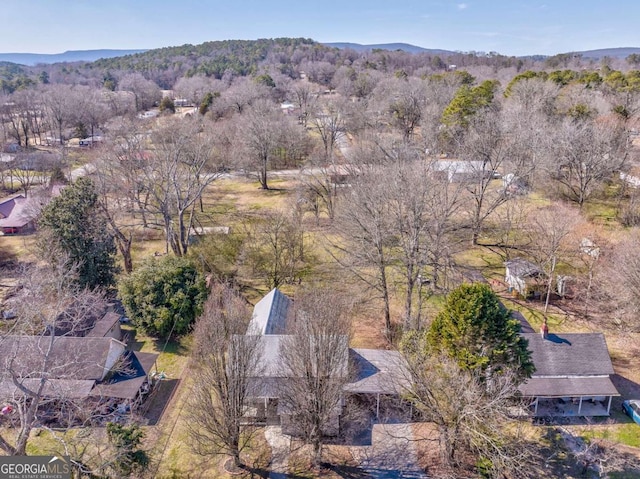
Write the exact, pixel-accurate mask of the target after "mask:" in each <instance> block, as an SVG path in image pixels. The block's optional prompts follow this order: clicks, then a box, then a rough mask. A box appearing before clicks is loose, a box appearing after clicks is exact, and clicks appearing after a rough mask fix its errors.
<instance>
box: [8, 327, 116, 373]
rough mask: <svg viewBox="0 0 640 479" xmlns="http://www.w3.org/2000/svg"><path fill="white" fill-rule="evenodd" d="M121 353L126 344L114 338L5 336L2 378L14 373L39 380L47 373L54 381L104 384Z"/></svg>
mask: <svg viewBox="0 0 640 479" xmlns="http://www.w3.org/2000/svg"><path fill="white" fill-rule="evenodd" d="M49 348H51V351H50V352H49V353H48V351H49ZM119 350H120V351H122V350H124V344H122V343H121V342H120V341H116V340H115V339H113V338H78V337H72V336H6V337H5V338H2V339H0V374H3V373H4V372H5V371H8V370H11V371H13V372H14V373H15V374H17V375H18V376H19V377H24V378H38V377H41V376H42V374H43V372H46V373H47V376H48V377H49V378H55V379H85V380H101V379H102V378H103V377H104V375H105V374H106V372H108V370H109V369H110V368H111V366H112V365H113V363H114V362H115V361H116V360H117V358H118V357H119V356H120V354H121V352H119ZM47 357H48V364H47V365H46V366H45V365H44V360H45V358H47Z"/></svg>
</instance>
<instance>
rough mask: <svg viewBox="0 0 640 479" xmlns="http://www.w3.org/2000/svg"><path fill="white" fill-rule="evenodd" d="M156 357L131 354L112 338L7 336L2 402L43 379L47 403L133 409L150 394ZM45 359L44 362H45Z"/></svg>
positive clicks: (1, 361) (0, 359)
mask: <svg viewBox="0 0 640 479" xmlns="http://www.w3.org/2000/svg"><path fill="white" fill-rule="evenodd" d="M157 356H158V355H157V354H154V353H142V352H138V351H129V350H127V349H126V345H125V344H124V343H122V342H121V341H118V340H116V339H114V338H110V337H75V336H46V335H42V336H6V337H4V338H3V339H2V347H1V348H0V401H3V402H11V401H12V400H18V401H19V400H20V399H21V398H23V397H24V395H25V394H24V392H23V391H22V389H21V388H22V387H24V388H28V389H31V390H34V389H35V388H37V387H38V386H39V384H40V383H41V381H43V380H44V381H45V386H44V396H45V397H46V398H47V399H48V400H54V401H58V403H60V402H64V401H67V400H70V399H73V400H76V401H83V402H85V403H86V405H87V407H90V406H94V407H99V406H100V407H104V406H107V407H108V406H109V405H111V406H112V407H113V408H114V409H115V408H116V407H117V408H118V409H119V410H121V411H128V410H132V409H134V408H135V407H136V406H137V405H138V404H139V403H140V402H141V401H142V399H143V397H144V395H145V394H146V392H148V391H149V388H150V386H149V378H148V377H149V373H150V372H151V370H152V368H153V367H154V365H155V362H156V358H157ZM45 360H46V361H45Z"/></svg>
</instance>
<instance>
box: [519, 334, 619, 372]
mask: <svg viewBox="0 0 640 479" xmlns="http://www.w3.org/2000/svg"><path fill="white" fill-rule="evenodd" d="M522 336H523V337H524V338H525V339H526V340H527V341H528V342H529V350H530V351H531V359H532V360H533V364H534V365H535V367H536V371H535V373H534V374H533V376H534V377H540V376H608V375H610V374H613V373H614V371H613V365H612V364H611V358H610V357H609V350H608V349H607V343H606V342H605V339H604V335H603V334H602V333H567V334H558V335H556V334H551V333H550V334H549V335H548V337H547V339H543V338H542V336H541V335H540V334H537V333H525V334H522Z"/></svg>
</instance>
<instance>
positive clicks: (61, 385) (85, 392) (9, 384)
mask: <svg viewBox="0 0 640 479" xmlns="http://www.w3.org/2000/svg"><path fill="white" fill-rule="evenodd" d="M39 383H40V378H25V379H22V380H20V384H22V385H23V386H24V387H25V388H27V389H29V390H31V391H37V388H38V387H39V385H40V384H39ZM94 384H95V381H93V380H91V379H47V382H46V383H45V384H44V389H43V390H42V394H43V396H45V397H55V398H65V399H83V398H86V397H87V396H89V394H90V393H91V389H92V388H93V386H94ZM23 395H24V393H23V392H22V391H21V390H20V389H19V388H18V387H17V386H16V385H15V384H14V383H13V381H12V380H11V379H5V380H3V381H0V398H6V399H8V398H17V397H22V396H23Z"/></svg>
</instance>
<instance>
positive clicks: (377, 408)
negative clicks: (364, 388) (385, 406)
mask: <svg viewBox="0 0 640 479" xmlns="http://www.w3.org/2000/svg"><path fill="white" fill-rule="evenodd" d="M378 416H380V393H378V394H376V419H378Z"/></svg>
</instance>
